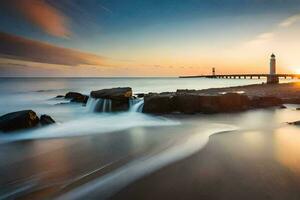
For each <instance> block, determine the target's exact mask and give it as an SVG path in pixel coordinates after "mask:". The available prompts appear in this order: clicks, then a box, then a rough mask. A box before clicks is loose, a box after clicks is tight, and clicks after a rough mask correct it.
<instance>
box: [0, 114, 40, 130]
mask: <svg viewBox="0 0 300 200" xmlns="http://www.w3.org/2000/svg"><path fill="white" fill-rule="evenodd" d="M38 123H39V118H38V116H37V115H36V113H35V112H34V111H32V110H23V111H17V112H12V113H8V114H5V115H3V116H1V117H0V131H3V132H9V131H16V130H21V129H27V128H32V127H36V126H37V125H38Z"/></svg>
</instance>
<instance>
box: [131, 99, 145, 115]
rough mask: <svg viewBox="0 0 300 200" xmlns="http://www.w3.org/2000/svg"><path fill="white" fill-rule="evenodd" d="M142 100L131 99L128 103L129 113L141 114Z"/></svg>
mask: <svg viewBox="0 0 300 200" xmlns="http://www.w3.org/2000/svg"><path fill="white" fill-rule="evenodd" d="M143 107H144V99H131V100H130V101H129V112H143Z"/></svg>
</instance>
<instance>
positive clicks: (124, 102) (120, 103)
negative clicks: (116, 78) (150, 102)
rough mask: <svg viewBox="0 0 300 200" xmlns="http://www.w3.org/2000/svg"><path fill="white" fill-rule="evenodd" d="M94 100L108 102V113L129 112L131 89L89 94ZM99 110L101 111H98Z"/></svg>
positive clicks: (99, 91)
mask: <svg viewBox="0 0 300 200" xmlns="http://www.w3.org/2000/svg"><path fill="white" fill-rule="evenodd" d="M91 97H92V98H94V99H108V100H110V101H111V102H110V104H109V105H110V106H111V108H110V111H113V112H115V111H127V110H129V100H130V99H131V98H133V97H132V89H131V88H130V87H123V88H111V89H103V90H97V91H92V92H91ZM100 110H101V109H100Z"/></svg>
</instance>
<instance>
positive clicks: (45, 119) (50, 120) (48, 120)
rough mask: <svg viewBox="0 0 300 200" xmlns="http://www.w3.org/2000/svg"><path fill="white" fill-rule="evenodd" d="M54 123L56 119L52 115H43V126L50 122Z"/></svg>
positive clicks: (41, 118) (41, 119)
mask: <svg viewBox="0 0 300 200" xmlns="http://www.w3.org/2000/svg"><path fill="white" fill-rule="evenodd" d="M54 123H55V121H54V119H52V117H50V116H49V115H41V117H40V124H41V125H42V126H45V125H50V124H54Z"/></svg>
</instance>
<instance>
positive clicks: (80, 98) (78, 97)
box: [65, 92, 89, 103]
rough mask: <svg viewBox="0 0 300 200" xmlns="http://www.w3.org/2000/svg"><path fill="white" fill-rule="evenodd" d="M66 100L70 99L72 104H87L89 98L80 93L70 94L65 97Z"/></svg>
mask: <svg viewBox="0 0 300 200" xmlns="http://www.w3.org/2000/svg"><path fill="white" fill-rule="evenodd" d="M65 98H66V99H70V101H71V102H76V103H87V101H88V99H89V97H88V96H87V95H83V94H81V93H78V92H68V93H67V94H66V95H65Z"/></svg>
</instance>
